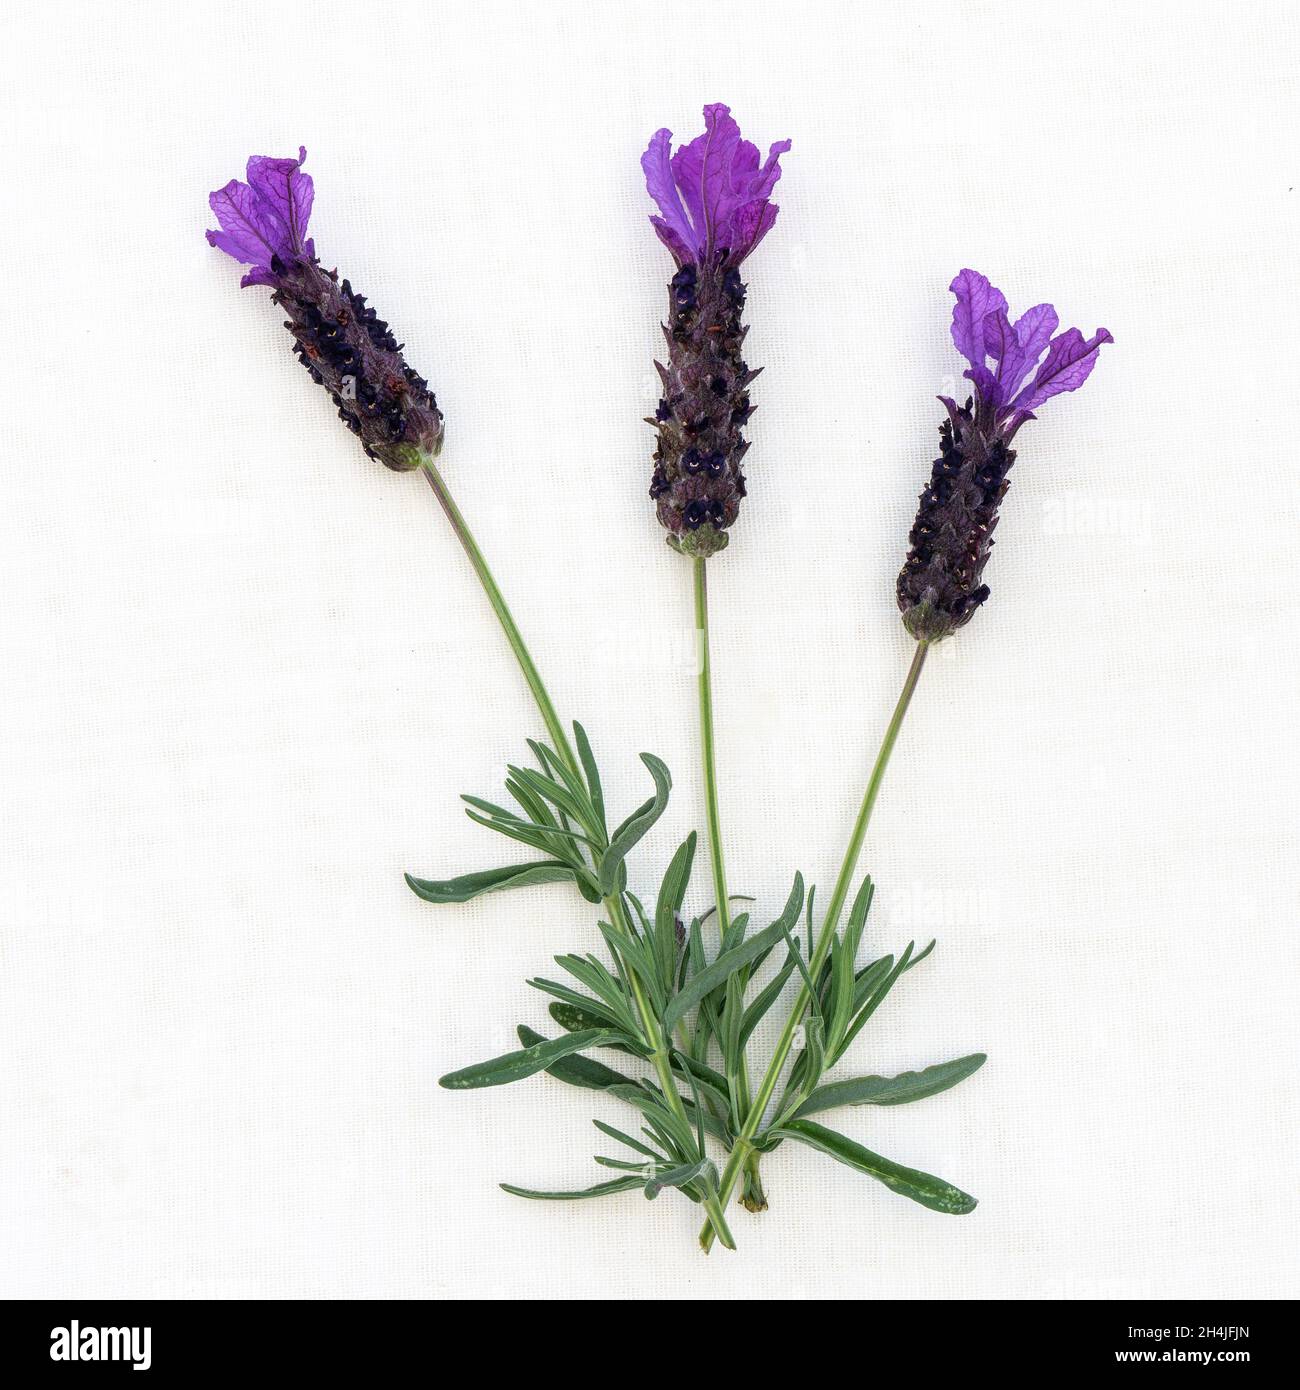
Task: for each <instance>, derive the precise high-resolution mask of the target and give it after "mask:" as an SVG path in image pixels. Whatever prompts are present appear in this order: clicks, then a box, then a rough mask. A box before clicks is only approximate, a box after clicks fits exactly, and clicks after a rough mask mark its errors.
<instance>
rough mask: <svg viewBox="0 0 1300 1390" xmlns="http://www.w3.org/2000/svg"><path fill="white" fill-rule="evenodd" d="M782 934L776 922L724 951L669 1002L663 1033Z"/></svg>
mask: <svg viewBox="0 0 1300 1390" xmlns="http://www.w3.org/2000/svg"><path fill="white" fill-rule="evenodd" d="M781 934H782V927H781V925H780V923H773V924H772V926H770V927H768V928H766V929H765V930H764V931H761V932H759V933H758V935H757V936H751V937H750V938H749V940H748V941H743V942H741V944H740V945H739V946H737V947H736V948H735V949H734V950H731V951H724V952H723V953H722V954H721V955H720V956H719V957H718V958H717V959H716V960H715V961H714V962H713V963H712V964H711V965H706V966H705V967H704V969H703V970H701V971H700V972H699V974H698V975H692V976H691V978H690V979H689V980H687V982H686V985H685V987H684V988H683V989H682V990H681V991H680V992H679V993H678V994H675V995H673V997H672V998H671V999H670V1000H669V1001H668V1006H667V1008H666V1009H665V1010H664V1018H663V1023H664V1031H665V1032H666V1033H671V1032H672V1030H673V1029H674V1028H675V1027H676V1026H677V1021H678V1019H680V1018H681V1017H682V1016H683V1015H684V1014H685V1013H687V1012H688V1011H689V1010H690V1009H693V1008H694V1007H695V1005H696V1004H698V1003H699V1002H700V1000H701V999H703V998H704V997H705V995H708V994H712V993H713V991H714V990H715V989H717V988H718V987H719V986H720V985H723V984H725V983H726V980H727V976H728V975H730V974H732V973H733V972H734V971H737V970H739V969H740V968H741V966H743V965H748V964H749V962H750V961H752V960H753V959H754V957H755V956H757V955H758V954H759V953H760V952H761V951H763V950H764V949H765V947H766V946H767V945H768V943H769V942H770V941H774V940H775V941H779V940H780V939H781Z"/></svg>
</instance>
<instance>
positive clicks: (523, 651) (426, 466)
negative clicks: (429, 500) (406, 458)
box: [421, 458, 735, 1250]
mask: <svg viewBox="0 0 1300 1390" xmlns="http://www.w3.org/2000/svg"><path fill="white" fill-rule="evenodd" d="M421 468H422V471H423V473H424V476H425V478H426V480H427V481H428V484H429V486H430V487H431V488H432V489H433V495H434V496H435V497H436V498H437V499H438V504H439V505H440V506H441V507H442V510H443V511H444V512H445V513H446V516H447V520H448V521H449V522H450V523H451V529H452V530H453V531H454V532H455V533H456V539H457V540H458V541H459V542H460V543H461V547H462V548H463V549H464V551H465V554H466V555H467V556H468V557H469V562H470V564H471V565H473V567H474V573H475V574H476V575H478V581H479V583H480V584H481V585H482V586H483V592H484V593H485V594H486V595H487V597H488V602H489V603H490V604H491V605H492V611H493V612H494V613H495V614H496V615H497V621H498V622H499V623H500V624H501V630H502V631H503V632H504V633H505V635H506V640H507V641H508V642H509V643H510V649H511V651H513V652H514V654H515V659H516V660H517V661H518V663H519V669H520V670H521V671H522V672H523V674H524V679H525V680H526V681H527V682H528V688H529V690H531V691H532V693H533V699H534V700H535V701H536V702H537V709H538V712H539V713H540V714H541V716H542V722H543V723H544V724H545V725H546V732H547V733H548V734H549V735H550V737H551V742H552V743H553V744H554V745H555V751H556V752H557V753H558V754H559V755H560V757H561V758H563V759H564V762H565V764H566V765H567V766H568V768H569V770H570V771H571V772H573V773H574V774H575V775H576V776H578V777H581V776H582V775H583V774H582V770H581V768H580V766H579V763H578V759H577V756H576V755H575V754H574V751H573V746H572V744H570V742H569V738H568V735H567V734H566V733H565V732H564V725H563V724H561V723H560V717H559V715H558V714H556V712H555V706H554V704H552V703H551V697H550V693H549V692H548V691H547V689H546V686H545V684H544V682H543V681H542V677H541V673H540V672H539V671H538V669H537V665H536V663H535V662H534V661H533V658H532V655H531V654H530V653H529V650H528V647H527V644H526V643H525V642H524V638H523V634H522V633H521V632H520V631H519V625H518V623H516V622H515V619H514V615H513V614H512V613H511V612H510V608H509V606H508V605H507V603H506V600H505V596H504V595H503V594H502V592H501V589H500V588H499V586H498V585H497V582H496V579H495V578H494V577H493V574H492V571H491V570H490V569H489V568H488V563H487V560H486V559H485V558H484V555H483V552H482V551H481V550H480V549H479V546H478V542H477V541H476V540H475V539H474V533H473V532H472V531H471V530H470V529H469V524H468V523H467V522H466V520H465V518H464V516H463V515H462V514H461V510H460V508H459V507H458V506H457V505H456V503H455V501H454V499H453V498H452V495H451V493H450V492H449V491H448V489H447V484H446V481H445V480H444V478H443V476H442V474H441V473H440V472H439V471H438V467H437V465H436V464H435V463H434V461H433V460H432V459H431V458H426V459H423V460H422V461H421ZM605 908H606V910H607V911H608V913H609V915H610V920H611V921H612V922H613V924H614V926H615V927H616V928H617V929H618V930H619V931H620V932H621V933H622V934H623V935H624V936H626V937H629V938H630V937H631V936H632V935H633V932H632V927H631V925H630V923H629V922H628V920H627V916H626V914H625V913H624V911H623V904H622V901H621V900H620V898H619V897H618V896H617V895H616V896H613V897H609V898H606V899H605ZM627 978H628V981H629V983H630V985H631V988H632V994H633V997H634V998H635V1000H636V1006H637V1011H638V1012H639V1014H640V1015H641V1026H642V1028H643V1029H644V1031H645V1035H646V1042H647V1043H649V1045H650V1048H651V1051H652V1053H653V1058H654V1065H655V1073H656V1075H657V1076H658V1077H659V1084H660V1086H661V1088H662V1089H663V1093H664V1099H665V1101H666V1102H667V1103H668V1104H669V1105H670V1106H672V1108H673V1111H674V1113H675V1114H676V1115H677V1116H678V1118H679V1119H680V1120H681V1121H682V1123H683V1124H685V1125H686V1126H687V1128H688V1129H689V1128H690V1122H689V1120H688V1118H687V1115H686V1107H685V1106H684V1105H683V1104H682V1098H681V1095H680V1094H679V1093H678V1090H677V1086H676V1083H675V1082H674V1081H673V1075H672V1069H671V1067H670V1066H669V1063H668V1049H669V1045H670V1044H669V1041H668V1040H666V1039H665V1038H664V1036H663V1033H662V1030H661V1029H660V1027H659V1020H658V1018H656V1017H655V1013H654V1010H653V1009H652V1008H651V1006H650V1001H649V1000H648V999H647V998H646V995H645V991H644V990H643V989H642V987H641V982H640V980H638V979H637V977H636V974H635V972H633V971H631V970H629V971H627ZM704 1206H705V1210H706V1211H707V1212H708V1213H709V1223H710V1224H709V1230H710V1232H711V1233H715V1234H716V1235H717V1236H719V1237H720V1238H721V1240H722V1243H723V1245H725V1246H726V1247H727V1248H728V1249H731V1250H734V1249H735V1241H734V1240H733V1239H732V1236H731V1232H730V1230H729V1229H728V1228H727V1219H726V1217H725V1216H724V1215H723V1211H722V1204H721V1203H720V1202H719V1201H718V1198H717V1195H716V1193H715V1192H713V1191H712V1189H710V1191H709V1193H708V1195H707V1196H706V1198H705V1202H704ZM709 1243H710V1245H711V1244H712V1243H713V1237H712V1234H711V1235H710V1239H709Z"/></svg>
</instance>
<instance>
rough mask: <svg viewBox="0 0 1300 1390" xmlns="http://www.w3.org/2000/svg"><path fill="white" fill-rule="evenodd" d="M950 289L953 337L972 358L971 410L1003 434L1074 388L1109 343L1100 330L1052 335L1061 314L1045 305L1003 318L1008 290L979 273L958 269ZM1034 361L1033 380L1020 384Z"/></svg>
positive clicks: (1010, 432)
mask: <svg viewBox="0 0 1300 1390" xmlns="http://www.w3.org/2000/svg"><path fill="white" fill-rule="evenodd" d="M948 288H949V289H950V290H951V291H952V292H953V294H954V295H956V296H957V303H956V304H955V305H954V306H953V310H952V340H953V342H954V343H955V344H956V345H957V351H958V352H960V353H961V355H962V356H963V357H964V358H965V359H966V361H967V362H969V363H970V366H969V367H967V369H966V371H965V373H964V375H965V376H966V377H968V378H969V379H970V380H971V381H972V382H973V383H974V385H975V396H976V401H977V409H976V413H977V414H980V415H982V417H983V420H982V422H984V423H988V424H994V425H996V426H997V427H998V430H999V432H1000V433H1001V435H1002V437H1003V439H1004V440H1008V441H1009V440H1010V439H1011V437H1012V436H1013V435H1014V434H1015V432H1016V431H1017V430H1018V429H1019V428H1020V426H1021V425H1022V424H1024V422H1025V421H1026V420H1032V419H1033V418H1034V411H1035V410H1037V409H1038V407H1039V406H1040V405H1042V403H1043V402H1044V401H1045V400H1048V399H1050V398H1051V397H1052V396H1059V395H1060V394H1061V392H1063V391H1077V390H1078V389H1079V387H1080V386H1082V385H1083V383H1084V382H1085V381H1087V379H1088V377H1089V375H1090V374H1091V372H1092V369H1093V367H1095V366H1096V365H1097V353H1098V351H1099V350H1100V348H1101V345H1102V344H1103V343H1113V342H1114V341H1115V340H1114V338H1112V337H1111V335H1110V333H1109V331H1108V330H1106V329H1105V328H1099V329H1098V330H1097V331H1096V333H1094V334H1093V335H1092V337H1091V338H1088V339H1085V338H1084V336H1083V334H1082V333H1080V332H1079V330H1078V329H1077V328H1067V329H1066V330H1065V332H1064V333H1057V332H1056V328H1057V324H1058V322H1059V320H1058V318H1057V315H1056V310H1055V309H1054V308H1053V307H1052V306H1051V305H1050V304H1035V305H1034V307H1033V308H1032V309H1029V310H1027V311H1026V312H1025V313H1024V314H1022V315H1021V316H1020V318H1018V319H1017V320H1016V322H1015V323H1014V324H1013V323H1012V322H1011V320H1010V319H1009V318H1008V317H1007V300H1006V296H1005V295H1004V294H1003V293H1002V291H1001V290H999V289H995V288H994V287H993V286H992V285H991V284H989V282H988V281H987V280H986V279H985V278H984V276H982V275H981V274H979V272H978V271H974V270H963V271H961V272H960V273H959V274H958V275H957V276H956V277H955V278H954V280H953V282H952V284H951V285H949V286H948ZM1053 334H1055V335H1056V336H1055V337H1053ZM1044 352H1046V353H1047V356H1046V357H1045V358H1044V357H1043V353H1044ZM1040 358H1041V359H1042V362H1041V365H1040V361H1039V359H1040ZM990 361H991V362H992V364H993V365H992V366H990V365H989V363H990ZM1036 367H1037V369H1038V370H1037V371H1036V372H1035V373H1034V378H1033V380H1032V381H1030V382H1029V384H1028V385H1025V378H1026V377H1027V376H1028V375H1029V374H1030V372H1034V369H1035V368H1036ZM1022 388H1023V389H1022ZM941 399H943V400H944V404H945V405H947V406H948V407H949V412H950V413H952V412H953V411H955V410H956V406H955V404H953V403H952V402H950V401H948V400H947V399H946V398H942V397H941Z"/></svg>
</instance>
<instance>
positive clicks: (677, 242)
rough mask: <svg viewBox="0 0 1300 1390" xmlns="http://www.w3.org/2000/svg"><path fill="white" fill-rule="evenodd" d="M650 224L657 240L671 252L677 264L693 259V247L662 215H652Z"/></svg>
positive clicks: (683, 263)
mask: <svg viewBox="0 0 1300 1390" xmlns="http://www.w3.org/2000/svg"><path fill="white" fill-rule="evenodd" d="M650 225H651V226H652V227H653V228H654V229H655V235H656V236H657V237H658V238H659V240H660V241H662V242H663V244H664V245H665V246H666V247H667V248H668V249H669V250H670V251H671V252H672V253H673V258H674V259H675V260H676V262H677V264H678V265H685V264H686V262H687V261H693V260H694V259H695V248H694V247H691V246H688V245H687V244H686V243H685V242H684V241H683V240H682V239H681V237H680V236H678V234H677V233H676V232H675V231H674V230H673V229H672V228H671V227H670V226H669V225H668V223H667V222H665V221H664V219H663V218H662V217H652V218H651V219H650Z"/></svg>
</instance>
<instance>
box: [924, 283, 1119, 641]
mask: <svg viewBox="0 0 1300 1390" xmlns="http://www.w3.org/2000/svg"><path fill="white" fill-rule="evenodd" d="M949 288H950V289H951V290H952V292H953V294H954V295H956V297H957V303H956V306H955V307H954V309H953V313H952V340H953V342H954V343H956V345H957V351H958V352H960V353H961V355H962V356H963V357H964V358H965V359H966V361H967V362H968V363H969V364H970V365H969V367H968V368H967V369H966V372H965V375H966V376H967V377H968V378H969V379H970V381H971V382H972V383H973V384H974V388H975V390H974V394H973V395H972V397H971V398H970V399H969V400H967V402H966V404H965V405H963V406H959V405H958V404H957V403H956V401H954V400H951V399H950V398H949V397H947V396H940V397H939V399H940V400H941V401H943V403H944V405H945V407H946V408H947V411H948V418H947V419H946V420H945V421H944V422H943V424H942V425H941V426H940V428H939V457H938V458H937V459H935V461H934V466H933V468H932V470H931V473H930V481H929V483H928V484H927V485H926V488H925V491H924V492H923V493H922V494H921V501H920V506H919V508H918V510H917V514H916V521H915V523H914V524H913V526H912V530H911V533H910V535H909V536H908V543H909V545H910V547H911V549H910V550H909V552H908V556H907V560H906V561H905V562H904V565H903V570H902V573H901V574H900V575H899V576H898V606H899V608H900V609H901V610H902V614H903V622H904V623H905V624H906V626H907V630H908V631H909V632H910V633H911V634H912V635H913V636H914V637H916V638H917V639H918V640H926V641H932V642H933V641H938V640H939V639H941V638H943V637H947V636H948V635H949V634H950V633H952V632H955V631H956V630H957V628H959V627H962V626H964V625H965V624H966V623H968V622H969V621H970V620H971V618H972V617H973V616H974V613H975V610H976V609H977V608H978V607H979V606H980V604H982V603H983V602H984V601H985V600H986V599H987V598H988V596H989V586H988V585H987V584H985V583H983V582H982V580H983V574H984V567H985V565H986V564H987V563H988V559H989V554H990V552H991V551H992V549H993V531H994V528H995V527H996V526H997V524H998V508H999V507H1000V506H1001V503H1002V499H1003V497H1004V496H1006V491H1007V487H1008V482H1007V474H1008V473H1009V472H1010V471H1011V465H1012V464H1013V463H1014V462H1015V459H1016V451H1015V450H1014V449H1012V448H1011V447H1010V446H1011V441H1012V439H1013V438H1014V437H1015V434H1016V431H1017V430H1018V429H1019V428H1020V426H1021V425H1023V424H1024V423H1025V421H1026V420H1032V419H1033V418H1034V411H1035V410H1036V409H1037V408H1038V407H1039V406H1040V405H1042V403H1043V402H1044V401H1045V400H1048V399H1049V398H1050V397H1052V396H1056V395H1059V394H1060V393H1061V392H1063V391H1074V390H1077V389H1078V388H1079V387H1080V386H1082V385H1083V383H1084V382H1085V381H1086V380H1087V379H1088V376H1089V374H1090V373H1091V371H1092V369H1093V367H1094V366H1095V365H1096V362H1097V353H1098V351H1099V349H1100V348H1101V345H1102V344H1103V343H1110V342H1113V341H1114V339H1113V338H1112V337H1111V335H1110V334H1109V333H1108V332H1107V331H1106V329H1104V328H1099V329H1098V330H1097V331H1096V333H1094V334H1093V336H1092V337H1091V338H1089V339H1086V340H1085V339H1084V336H1083V334H1082V333H1080V332H1079V330H1078V329H1077V328H1067V329H1066V330H1065V332H1063V333H1057V332H1056V328H1057V323H1058V319H1057V315H1056V310H1055V309H1054V308H1052V306H1051V305H1050V304H1038V305H1035V306H1034V308H1032V309H1030V310H1028V312H1026V313H1025V314H1023V315H1021V317H1020V318H1019V319H1017V320H1016V322H1015V323H1014V324H1013V323H1012V322H1011V321H1010V319H1009V318H1008V316H1007V301H1006V297H1005V296H1004V295H1003V294H1002V292H1001V291H1000V290H997V289H995V288H994V287H993V286H992V285H991V284H989V282H988V281H987V280H986V279H985V278H984V276H982V275H979V274H977V273H976V272H975V271H973V270H963V271H962V272H961V273H960V274H959V275H958V276H957V277H956V279H954V280H953V282H952V284H951V285H950V286H949ZM1054 335H1055V336H1054ZM1031 373H1032V377H1031Z"/></svg>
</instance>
